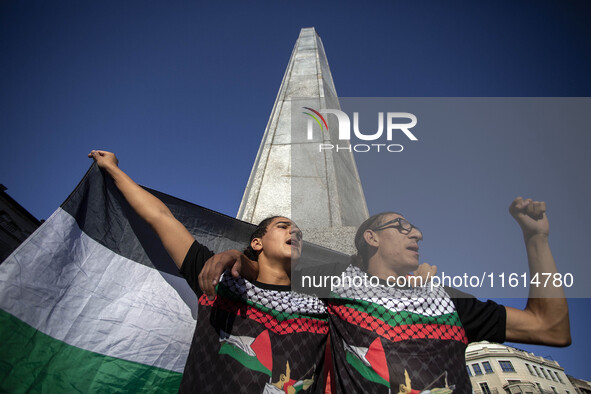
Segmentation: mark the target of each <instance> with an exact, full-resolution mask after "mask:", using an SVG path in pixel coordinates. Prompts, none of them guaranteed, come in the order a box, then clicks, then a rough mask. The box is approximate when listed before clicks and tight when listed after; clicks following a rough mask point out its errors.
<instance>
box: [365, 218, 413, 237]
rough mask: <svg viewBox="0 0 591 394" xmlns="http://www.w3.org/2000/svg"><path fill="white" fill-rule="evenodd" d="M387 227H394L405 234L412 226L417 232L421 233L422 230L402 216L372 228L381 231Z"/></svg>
mask: <svg viewBox="0 0 591 394" xmlns="http://www.w3.org/2000/svg"><path fill="white" fill-rule="evenodd" d="M387 228H395V229H396V230H398V231H400V232H401V233H402V234H404V235H407V234H410V232H411V231H412V229H413V228H416V229H417V231H418V232H420V233H421V234H423V232H422V231H421V230H420V229H419V228H418V227H417V226H414V225H413V224H411V223H410V222H409V221H408V220H406V219H403V218H396V219H394V220H390V221H389V222H386V223H384V224H382V225H380V226H378V227H375V228H373V229H372V230H373V231H382V230H385V229H387Z"/></svg>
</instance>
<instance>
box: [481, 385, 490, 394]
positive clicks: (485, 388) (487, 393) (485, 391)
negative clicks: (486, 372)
mask: <svg viewBox="0 0 591 394" xmlns="http://www.w3.org/2000/svg"><path fill="white" fill-rule="evenodd" d="M480 389H481V390H482V394H491V393H490V389H489V388H488V384H486V382H483V383H480Z"/></svg>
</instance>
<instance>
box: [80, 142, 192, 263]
mask: <svg viewBox="0 0 591 394" xmlns="http://www.w3.org/2000/svg"><path fill="white" fill-rule="evenodd" d="M88 157H90V158H92V159H94V160H95V161H96V163H97V164H98V166H99V167H100V168H102V169H103V170H104V171H106V172H107V173H108V174H109V175H110V176H111V177H112V178H113V181H114V182H115V185H116V186H117V188H118V189H119V191H121V194H123V196H124V197H125V199H126V200H127V202H128V203H129V205H131V207H132V208H133V210H134V211H135V212H136V213H137V214H138V215H139V216H140V217H141V218H142V219H143V220H145V221H146V222H147V223H148V224H149V225H150V226H151V227H152V228H153V229H154V231H156V234H157V235H158V237H159V238H160V241H162V244H163V245H164V248H165V249H166V251H167V252H168V254H169V255H170V257H171V258H172V260H173V261H174V263H175V264H176V266H177V267H178V268H179V269H180V268H181V265H182V264H183V259H184V258H185V255H186V254H187V251H188V250H189V247H190V246H191V244H192V243H193V241H194V240H195V239H194V238H193V236H192V235H191V233H189V231H188V230H187V229H186V228H185V226H183V225H182V223H181V222H179V221H178V220H177V219H176V218H175V217H174V216H173V215H172V213H171V212H170V209H168V207H167V206H166V205H164V203H163V202H162V201H160V200H159V199H158V198H156V197H155V196H154V195H152V194H151V193H149V192H147V191H146V190H144V189H143V188H142V187H140V186H139V185H138V184H137V183H135V182H134V181H133V180H132V179H131V178H130V177H129V176H127V174H125V173H124V172H123V171H122V170H121V169H120V168H119V166H118V163H119V161H118V160H117V158H116V157H115V155H114V154H113V153H111V152H106V151H102V150H93V151H91V152H90V153H89V154H88Z"/></svg>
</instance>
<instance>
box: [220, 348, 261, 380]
mask: <svg viewBox="0 0 591 394" xmlns="http://www.w3.org/2000/svg"><path fill="white" fill-rule="evenodd" d="M220 354H227V355H228V356H230V357H232V358H233V359H235V360H236V361H238V362H239V363H240V364H242V365H244V366H245V367H246V368H248V369H250V370H253V371H259V372H262V373H264V374H267V375H269V376H272V375H271V371H269V369H267V367H265V366H264V365H263V364H261V362H260V361H259V360H258V359H257V358H256V356H255V357H253V356H249V355H248V354H246V353H245V352H244V351H243V350H241V349H238V348H237V347H236V346H232V345H230V344H228V343H222V346H221V347H220Z"/></svg>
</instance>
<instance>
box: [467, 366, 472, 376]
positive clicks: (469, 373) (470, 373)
mask: <svg viewBox="0 0 591 394" xmlns="http://www.w3.org/2000/svg"><path fill="white" fill-rule="evenodd" d="M466 370H467V371H468V376H472V371H470V367H469V366H468V365H466Z"/></svg>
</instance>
